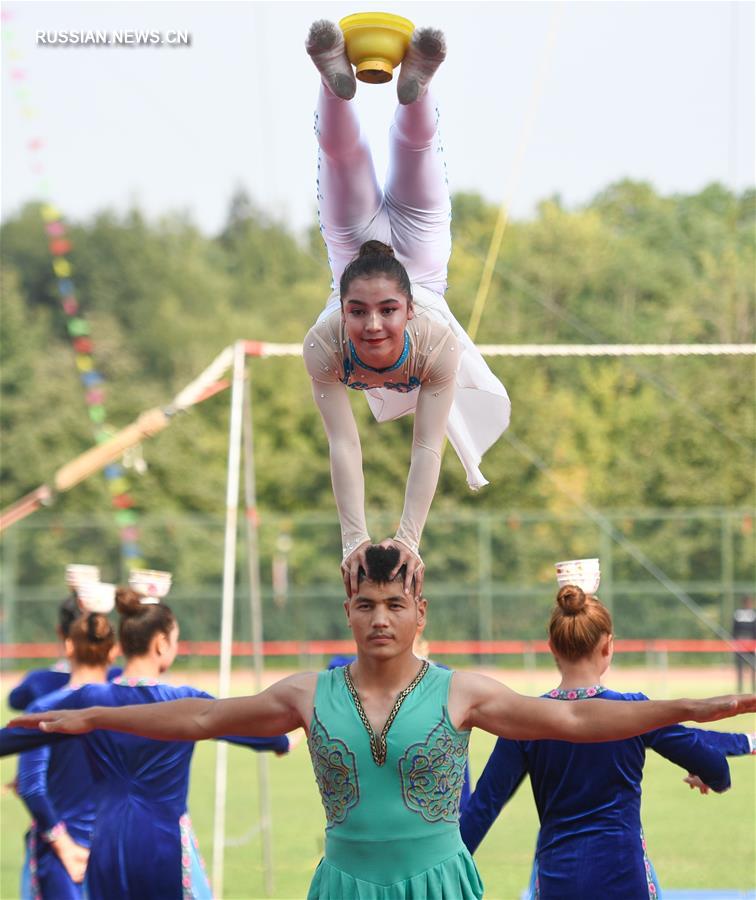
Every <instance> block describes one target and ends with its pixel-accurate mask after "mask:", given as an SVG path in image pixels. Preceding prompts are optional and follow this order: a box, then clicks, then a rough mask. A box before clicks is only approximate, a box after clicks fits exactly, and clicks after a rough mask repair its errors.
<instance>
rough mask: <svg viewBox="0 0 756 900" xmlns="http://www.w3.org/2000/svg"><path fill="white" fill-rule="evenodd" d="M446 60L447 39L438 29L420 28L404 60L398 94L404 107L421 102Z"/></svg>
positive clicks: (397, 86)
mask: <svg viewBox="0 0 756 900" xmlns="http://www.w3.org/2000/svg"><path fill="white" fill-rule="evenodd" d="M445 59H446V38H445V37H444V33H443V31H439V30H438V29H437V28H420V29H418V30H417V31H415V33H414V34H413V35H412V40H411V41H410V45H409V47H408V49H407V53H406V54H405V56H404V59H403V60H402V68H401V70H400V72H399V80H398V81H397V84H396V94H397V97H398V98H399V102H400V103H401V104H403V105H404V106H407V105H408V104H410V103H414V102H415V101H416V100H419V99H420V98H421V97H422V96H423V95H424V94H425V92H426V91H427V90H428V85H429V84H430V80H431V78H433V76H434V75H435V73H436V69H437V68H438V67H439V66H440V65H441V63H442V62H443V61H444V60H445Z"/></svg>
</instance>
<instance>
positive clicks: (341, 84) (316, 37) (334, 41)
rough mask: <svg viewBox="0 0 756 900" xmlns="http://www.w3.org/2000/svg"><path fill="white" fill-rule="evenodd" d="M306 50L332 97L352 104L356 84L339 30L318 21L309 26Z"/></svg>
mask: <svg viewBox="0 0 756 900" xmlns="http://www.w3.org/2000/svg"><path fill="white" fill-rule="evenodd" d="M305 49H306V50H307V52H308V53H309V54H310V57H311V58H312V61H313V62H314V63H315V67H316V68H317V70H318V72H320V74H321V75H322V76H323V81H324V82H325V83H326V85H327V86H328V87H329V88H330V89H331V90H332V91H333V93H334V94H336V96H337V97H341V99H342V100H351V99H352V97H354V94H355V91H356V90H357V82H356V80H355V77H354V71H353V69H352V64H351V63H350V62H349V59H348V58H347V55H346V46H345V44H344V35H343V34H342V33H341V29H340V28H339V27H338V26H337V25H334V24H333V22H329V21H328V20H327V19H318V21H317V22H313V23H312V25H311V26H310V33H309V34H308V35H307V40H306V41H305Z"/></svg>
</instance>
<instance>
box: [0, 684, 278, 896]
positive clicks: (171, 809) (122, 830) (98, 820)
mask: <svg viewBox="0 0 756 900" xmlns="http://www.w3.org/2000/svg"><path fill="white" fill-rule="evenodd" d="M186 697H204V698H206V699H212V697H211V695H210V694H206V693H205V692H204V691H199V690H197V689H195V688H192V687H173V686H171V685H166V684H158V683H156V682H154V681H149V682H146V681H139V682H137V681H134V680H128V681H127V680H126V679H123V678H117V679H115V681H113V682H112V683H110V684H89V685H85V686H83V687H81V688H79V689H77V690H63V691H59V692H56V693H55V694H52V695H50V696H48V697H46V698H44V699H43V700H42V701H41V702H40V704H38V706H39V707H40V708H44V709H47V710H50V709H84V708H87V707H90V706H127V705H129V704H138V703H157V702H160V701H165V700H180V699H183V698H186ZM222 739H223V740H227V741H230V742H232V743H235V744H242V745H244V746H247V747H251V748H253V749H256V750H273V751H276V752H281V753H283V752H286V751H287V750H288V747H289V741H288V738H287V737H286V735H280V736H277V737H271V738H254V737H236V736H225V737H224V738H222ZM70 744H80V745H83V746H84V748H85V750H86V755H87V759H88V762H89V765H90V766H91V773H92V774H91V777H92V778H93V779H94V788H95V789H94V791H93V792H92V795H93V797H94V801H95V816H94V819H95V820H94V828H93V830H92V832H91V855H90V858H89V865H88V868H87V877H86V891H87V894H88V896H89V898H90V900H133V898H139V900H187V898H209V897H210V887H209V884H208V881H207V876H206V875H205V873H204V868H203V867H202V865H201V861H200V859H199V854H198V851H197V846H196V839H195V837H194V832H193V830H192V825H191V820H190V819H189V814H188V812H187V804H186V799H187V793H188V789H189V767H190V763H191V758H192V753H193V752H194V742H193V741H154V740H150V739H149V738H142V737H138V736H136V735H131V734H120V733H118V732H113V731H101V730H98V731H93V732H90V733H89V734H86V735H81V736H78V737H76V736H71V735H62V734H54V733H47V732H43V731H35V730H30V729H26V728H4V729H2V730H0V756H7V755H8V754H10V753H19V752H24V751H27V750H30V749H33V748H36V747H40V746H44V745H51V746H52V748H53V753H55V752H57V751H59V750H60V749H61V748H63V747H64V746H66V745H70ZM51 759H52V753H51ZM59 771H60V773H61V777H65V778H66V779H68V778H73V777H74V776H73V775H72V773H71V772H70V771H68V770H66V772H65V775H63V774H62V770H59ZM84 777H85V776H84V775H79V776H76V778H77V780H78V783H79V785H80V786H81V785H82V784H83V782H82V780H80V779H83V778H84ZM49 781H50V776H49V774H48V784H49ZM79 799H80V801H83V802H85V801H86V798H85V797H82V796H80V798H79ZM66 824H68V823H67V822H66ZM51 896H53V897H56V900H57V895H54V894H53V895H51ZM63 896H65V895H63Z"/></svg>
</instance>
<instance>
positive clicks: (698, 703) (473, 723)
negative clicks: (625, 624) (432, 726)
mask: <svg viewBox="0 0 756 900" xmlns="http://www.w3.org/2000/svg"><path fill="white" fill-rule="evenodd" d="M454 681H455V682H456V685H455V686H454V688H453V695H452V698H450V713H451V715H452V721H454V722H455V723H456V722H459V723H460V725H461V727H468V728H469V727H477V728H482V729H483V730H484V731H489V732H491V733H492V734H496V735H499V736H500V737H507V738H513V739H515V740H542V739H552V740H561V741H572V742H573V743H595V742H599V741H618V740H623V739H624V738H629V737H634V736H635V735H638V734H643V733H645V732H646V731H652V730H653V729H654V728H661V727H663V726H665V725H673V724H675V723H677V722H685V721H693V722H714V721H717V720H718V719H726V718H729V717H731V716H736V715H740V714H741V713H750V712H756V695H752V694H745V695H741V696H737V695H729V696H726V697H709V698H706V699H704V700H685V699H681V700H647V701H643V702H639V703H627V702H624V701H622V700H600V701H596V700H575V701H571V702H569V703H566V702H565V703H555V702H554V701H553V700H549V699H546V698H536V697H524V696H522V695H521V694H517V693H515V692H514V691H511V690H510V689H509V688H507V687H505V686H504V685H502V684H500V683H499V682H498V681H494V680H493V679H492V678H487V677H486V676H484V675H474V674H472V673H468V672H457V673H455V675H454Z"/></svg>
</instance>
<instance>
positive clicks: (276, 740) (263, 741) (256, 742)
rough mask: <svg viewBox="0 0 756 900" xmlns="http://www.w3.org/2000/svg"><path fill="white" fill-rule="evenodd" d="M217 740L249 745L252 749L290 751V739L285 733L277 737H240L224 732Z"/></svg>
mask: <svg viewBox="0 0 756 900" xmlns="http://www.w3.org/2000/svg"><path fill="white" fill-rule="evenodd" d="M216 740H218V741H228V743H229V744H239V746H241V747H249V748H250V750H257V751H265V750H268V751H270V752H272V753H288V752H289V739H288V737H286V735H285V734H277V735H276V736H275V737H240V736H239V735H236V734H224V735H222V736H221V737H219V738H216Z"/></svg>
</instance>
